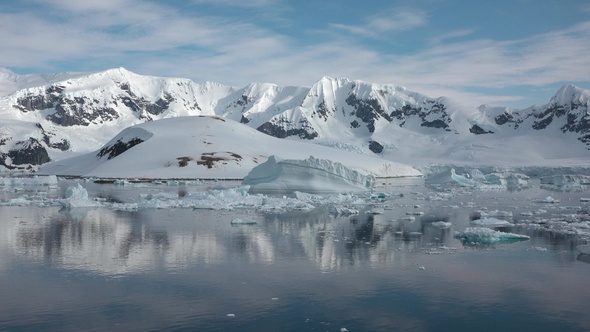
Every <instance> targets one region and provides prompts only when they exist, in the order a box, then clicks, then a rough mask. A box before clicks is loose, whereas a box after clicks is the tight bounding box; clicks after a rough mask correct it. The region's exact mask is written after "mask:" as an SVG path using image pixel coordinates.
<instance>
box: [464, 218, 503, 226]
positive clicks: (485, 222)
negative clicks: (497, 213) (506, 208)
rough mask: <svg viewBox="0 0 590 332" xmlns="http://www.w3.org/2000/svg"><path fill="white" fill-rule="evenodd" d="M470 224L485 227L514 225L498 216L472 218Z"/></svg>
mask: <svg viewBox="0 0 590 332" xmlns="http://www.w3.org/2000/svg"><path fill="white" fill-rule="evenodd" d="M470 224H471V225H473V226H483V227H504V226H512V225H513V224H512V223H511V222H509V221H506V220H502V219H497V218H482V219H475V220H471V222H470Z"/></svg>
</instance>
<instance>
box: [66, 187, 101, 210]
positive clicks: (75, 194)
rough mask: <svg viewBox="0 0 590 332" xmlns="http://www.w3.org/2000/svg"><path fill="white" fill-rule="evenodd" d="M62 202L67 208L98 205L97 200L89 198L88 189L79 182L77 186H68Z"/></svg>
mask: <svg viewBox="0 0 590 332" xmlns="http://www.w3.org/2000/svg"><path fill="white" fill-rule="evenodd" d="M61 204H62V205H63V206H64V207H66V208H76V207H92V206H97V205H98V203H97V202H96V201H93V200H90V199H89V198H88V191H87V190H86V189H85V188H84V187H82V185H80V184H79V183H78V184H77V185H76V186H72V187H68V189H66V192H65V199H63V200H62V201H61Z"/></svg>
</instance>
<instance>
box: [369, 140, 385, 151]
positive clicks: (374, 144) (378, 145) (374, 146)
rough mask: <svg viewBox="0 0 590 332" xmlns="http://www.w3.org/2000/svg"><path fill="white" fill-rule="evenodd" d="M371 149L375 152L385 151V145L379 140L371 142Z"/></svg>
mask: <svg viewBox="0 0 590 332" xmlns="http://www.w3.org/2000/svg"><path fill="white" fill-rule="evenodd" d="M369 150H371V151H373V152H374V153H381V152H383V145H381V143H379V142H377V141H371V142H369Z"/></svg>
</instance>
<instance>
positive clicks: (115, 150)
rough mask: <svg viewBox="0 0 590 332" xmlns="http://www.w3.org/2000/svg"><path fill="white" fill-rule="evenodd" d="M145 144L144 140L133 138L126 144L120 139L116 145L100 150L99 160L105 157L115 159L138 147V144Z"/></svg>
mask: <svg viewBox="0 0 590 332" xmlns="http://www.w3.org/2000/svg"><path fill="white" fill-rule="evenodd" d="M142 142H144V140H142V139H141V138H137V137H135V138H132V139H130V140H128V141H126V142H123V141H122V140H120V139H118V140H117V141H116V142H115V143H114V144H111V145H108V146H105V147H103V148H102V149H100V151H98V154H97V155H96V156H97V157H98V158H101V157H103V156H107V159H113V158H115V157H116V156H118V155H120V154H122V153H123V152H125V151H127V150H129V149H131V148H132V147H134V146H136V145H137V144H140V143H142Z"/></svg>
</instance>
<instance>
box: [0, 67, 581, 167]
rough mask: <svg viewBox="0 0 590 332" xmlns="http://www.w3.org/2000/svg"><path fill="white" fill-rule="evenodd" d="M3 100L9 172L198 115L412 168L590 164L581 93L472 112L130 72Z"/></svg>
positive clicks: (325, 81)
mask: <svg viewBox="0 0 590 332" xmlns="http://www.w3.org/2000/svg"><path fill="white" fill-rule="evenodd" d="M0 93H1V94H2V95H0V165H3V166H5V167H7V168H15V167H29V166H30V165H41V164H44V163H47V162H49V161H51V160H60V159H63V158H67V157H72V156H76V155H80V154H83V153H87V152H91V151H94V150H97V149H99V148H100V147H102V146H103V145H104V144H105V143H107V142H108V141H110V140H111V139H112V138H113V137H114V136H115V135H117V134H118V133H119V132H121V131H122V130H123V129H125V128H127V127H129V126H132V125H136V124H140V123H144V122H148V121H155V120H159V119H164V118H172V117H179V116H194V115H210V116H216V117H220V118H224V119H229V120H234V121H237V122H240V123H242V124H244V125H246V126H249V127H252V128H254V129H256V130H258V131H260V132H262V133H265V134H268V135H271V136H275V137H278V138H285V139H296V140H299V139H300V140H306V141H310V142H313V143H317V144H321V145H327V146H331V147H335V148H340V149H344V150H348V151H354V152H358V153H364V154H377V156H379V157H382V158H384V159H389V160H394V161H397V162H405V163H409V164H419V163H474V164H500V165H502V164H520V165H524V164H527V163H530V164H548V163H549V164H555V163H561V164H563V163H566V164H571V163H574V164H583V163H586V162H587V161H588V160H589V157H590V153H589V152H588V149H589V148H590V115H589V114H588V105H589V102H590V91H589V90H584V89H581V88H579V87H576V86H574V85H564V86H563V87H561V88H560V89H559V91H557V93H556V94H555V95H554V96H553V97H552V98H551V99H550V100H549V102H548V103H546V104H540V105H534V106H530V107H528V108H524V109H514V108H509V107H492V106H488V105H482V106H480V107H478V108H470V107H466V106H463V105H462V104H461V103H460V101H456V100H451V99H449V98H446V97H438V98H432V97H429V96H426V95H423V94H421V93H418V92H413V91H409V90H407V89H406V88H404V87H400V86H395V85H382V84H373V83H369V82H363V81H355V80H349V79H346V78H330V77H323V78H321V79H320V80H319V81H317V82H316V83H315V84H313V85H312V86H311V87H295V86H285V87H282V86H277V85H274V84H269V83H252V84H249V85H247V86H245V87H242V88H237V87H231V86H225V85H222V84H218V83H212V82H205V83H203V84H198V83H195V82H193V81H191V80H189V79H181V78H162V77H152V76H143V75H138V74H135V73H133V72H130V71H128V70H126V69H124V68H115V69H110V70H106V71H102V72H96V73H60V74H55V75H17V74H14V73H12V72H10V71H8V70H6V69H2V70H0ZM219 135H223V133H222V132H220V133H219Z"/></svg>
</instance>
